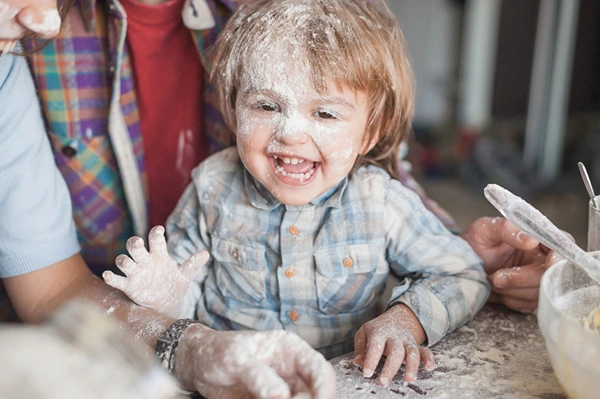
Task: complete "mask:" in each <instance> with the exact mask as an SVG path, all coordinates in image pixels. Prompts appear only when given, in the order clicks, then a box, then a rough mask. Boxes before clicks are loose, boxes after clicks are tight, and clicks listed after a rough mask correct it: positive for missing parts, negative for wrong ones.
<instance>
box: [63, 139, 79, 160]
mask: <svg viewBox="0 0 600 399" xmlns="http://www.w3.org/2000/svg"><path fill="white" fill-rule="evenodd" d="M60 151H61V152H62V153H63V155H64V156H67V157H69V158H71V157H72V156H74V155H75V154H77V143H75V142H73V143H71V144H69V145H66V146H64V147H63V148H61V149H60Z"/></svg>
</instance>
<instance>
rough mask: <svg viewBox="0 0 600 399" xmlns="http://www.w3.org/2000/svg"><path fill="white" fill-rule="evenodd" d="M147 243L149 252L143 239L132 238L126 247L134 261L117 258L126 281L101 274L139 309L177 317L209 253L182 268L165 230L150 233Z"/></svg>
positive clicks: (108, 272)
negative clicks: (173, 255) (169, 246)
mask: <svg viewBox="0 0 600 399" xmlns="http://www.w3.org/2000/svg"><path fill="white" fill-rule="evenodd" d="M148 241H149V244H150V252H148V251H146V248H144V240H143V239H141V238H140V237H131V238H130V239H129V240H127V244H126V247H127V251H128V252H129V254H130V255H131V257H132V258H133V260H131V258H129V257H128V256H127V255H119V256H117V259H116V260H115V263H116V264H117V267H118V268H119V269H120V270H121V271H122V272H123V273H124V274H125V276H127V277H121V276H117V275H116V274H114V273H112V272H110V271H108V270H107V271H105V272H104V273H102V278H104V281H105V282H106V284H108V285H110V286H111V287H114V288H116V289H119V290H121V291H123V292H124V293H125V294H126V295H127V296H128V297H129V298H131V300H132V301H134V302H135V303H137V304H138V305H141V306H144V307H147V308H150V309H153V310H155V311H157V312H160V313H162V314H165V315H168V316H173V317H176V316H177V314H176V313H177V311H178V305H179V304H180V302H181V300H182V299H183V298H184V297H185V294H186V292H187V290H188V288H189V286H190V283H191V282H192V280H193V279H194V276H195V275H196V273H197V272H198V270H199V269H200V268H201V267H202V266H204V264H205V263H206V261H207V260H208V257H209V255H208V252H206V251H201V252H198V253H197V254H195V255H192V256H190V257H189V259H188V260H186V261H185V262H184V263H183V265H181V266H179V265H178V264H177V262H176V261H175V260H173V259H171V257H170V256H169V254H168V253H167V243H166V241H165V229H164V227H162V226H156V227H154V228H153V229H152V230H150V233H149V234H148Z"/></svg>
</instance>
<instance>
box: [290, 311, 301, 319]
mask: <svg viewBox="0 0 600 399" xmlns="http://www.w3.org/2000/svg"><path fill="white" fill-rule="evenodd" d="M288 317H289V318H290V320H291V321H297V320H298V319H299V318H300V315H299V314H298V312H296V311H295V310H290V312H289V313H288Z"/></svg>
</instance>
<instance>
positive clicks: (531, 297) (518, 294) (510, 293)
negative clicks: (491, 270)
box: [492, 288, 540, 303]
mask: <svg viewBox="0 0 600 399" xmlns="http://www.w3.org/2000/svg"><path fill="white" fill-rule="evenodd" d="M492 292H493V293H495V294H498V295H501V296H503V297H507V298H514V299H519V300H521V301H526V302H536V303H537V300H538V298H539V293H540V290H539V288H505V289H496V288H492Z"/></svg>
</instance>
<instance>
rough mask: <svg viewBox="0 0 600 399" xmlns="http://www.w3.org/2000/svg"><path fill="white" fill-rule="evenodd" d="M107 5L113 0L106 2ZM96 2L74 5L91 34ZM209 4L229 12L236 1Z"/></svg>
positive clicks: (88, 0) (216, 0) (214, 0)
mask: <svg viewBox="0 0 600 399" xmlns="http://www.w3.org/2000/svg"><path fill="white" fill-rule="evenodd" d="M106 1H107V2H108V3H110V2H112V1H113V0H106ZM97 2H98V0H78V1H76V2H75V5H76V4H77V3H79V11H80V12H81V16H82V17H83V21H84V23H85V27H86V29H87V30H88V32H92V31H94V30H95V29H96V3H97ZM207 2H209V3H221V4H223V5H224V6H225V7H227V8H229V9H230V10H231V11H233V10H235V8H236V0H207Z"/></svg>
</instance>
